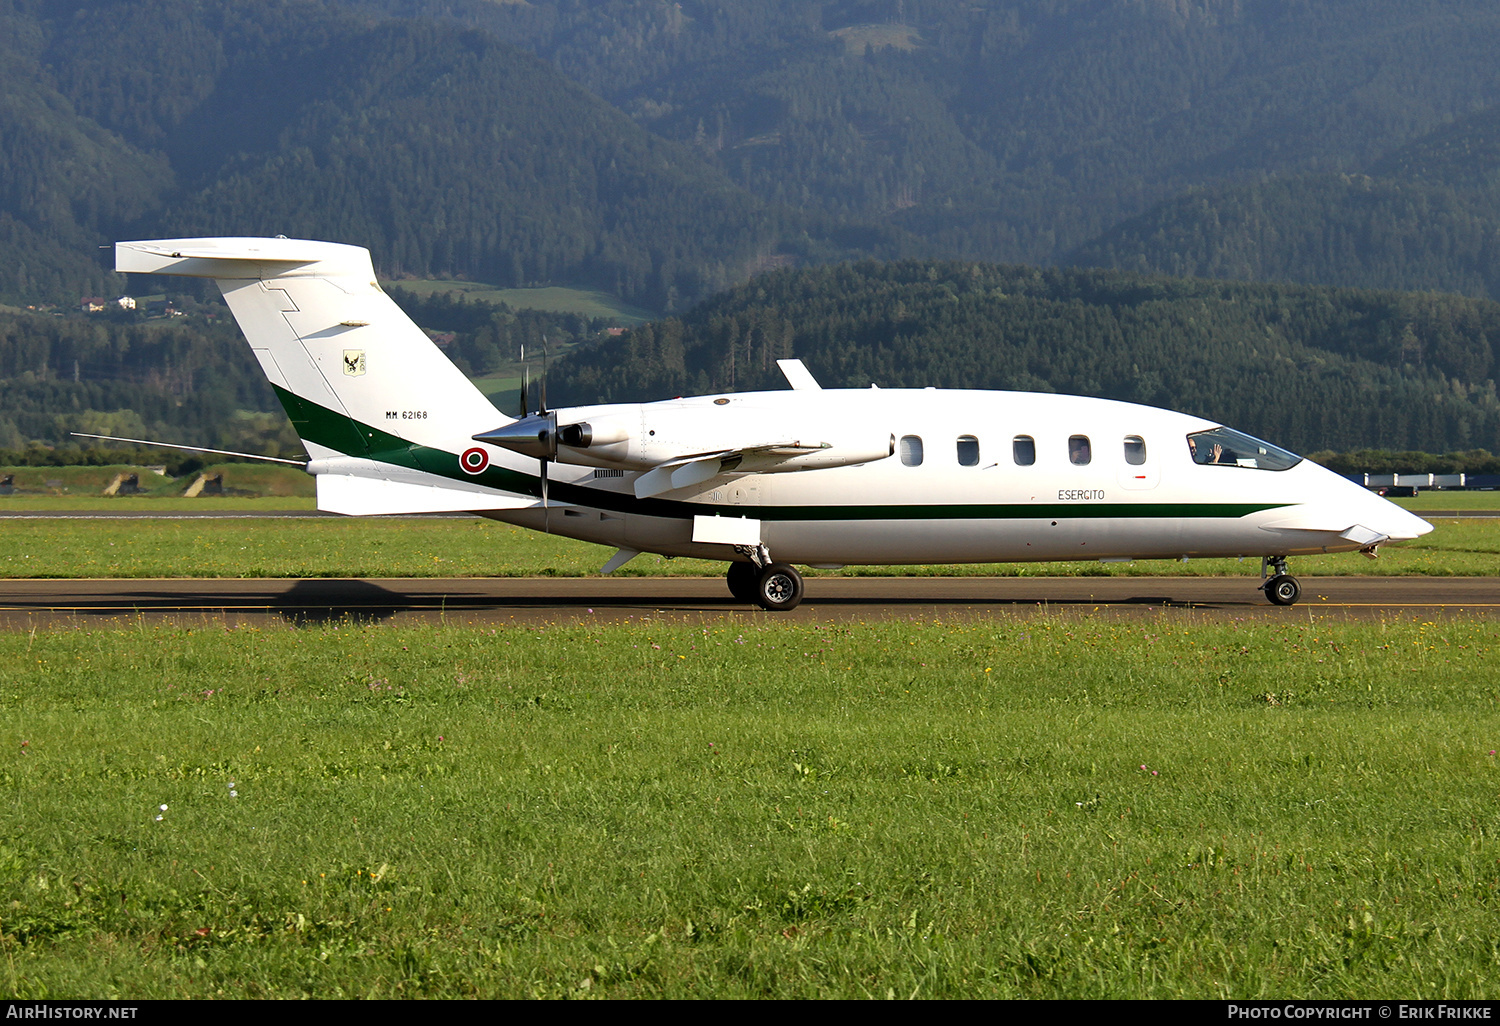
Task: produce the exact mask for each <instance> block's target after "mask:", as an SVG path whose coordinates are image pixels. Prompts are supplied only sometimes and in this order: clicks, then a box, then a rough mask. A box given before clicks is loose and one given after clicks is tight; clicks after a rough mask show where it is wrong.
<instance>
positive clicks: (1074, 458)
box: [1068, 435, 1094, 467]
mask: <svg viewBox="0 0 1500 1026" xmlns="http://www.w3.org/2000/svg"><path fill="white" fill-rule="evenodd" d="M1093 459H1094V453H1093V450H1092V449H1091V448H1090V447H1089V436H1088V435H1069V436H1068V462H1069V463H1071V464H1073V466H1075V467H1086V466H1088V465H1089V464H1090V463H1091V462H1092V461H1093Z"/></svg>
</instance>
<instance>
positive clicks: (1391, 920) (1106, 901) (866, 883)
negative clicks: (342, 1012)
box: [0, 614, 1500, 999]
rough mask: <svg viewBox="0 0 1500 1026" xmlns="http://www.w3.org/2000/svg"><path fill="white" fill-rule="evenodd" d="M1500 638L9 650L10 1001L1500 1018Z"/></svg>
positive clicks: (279, 633)
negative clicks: (757, 1002)
mask: <svg viewBox="0 0 1500 1026" xmlns="http://www.w3.org/2000/svg"><path fill="white" fill-rule="evenodd" d="M1497 640H1500V639H1497V631H1496V628H1495V626H1494V625H1493V624H1492V623H1488V622H1485V621H1480V620H1465V619H1455V620H1446V621H1444V622H1442V623H1422V622H1413V621H1390V622H1386V623H1377V624H1371V623H1363V624H1351V623H1339V624H1323V623H1318V624H1311V623H1302V624H1300V625H1296V624H1291V623H1264V622H1262V623H1238V624H1237V623H1216V622H1212V621H1199V620H1196V619H1195V618H1193V617H1192V616H1191V615H1190V614H1189V615H1175V616H1165V615H1164V616H1162V617H1161V618H1160V619H1157V620H1152V621H1147V622H1144V623H1142V622H1130V623H1124V622H1120V621H1113V620H1092V619H1086V620H1083V621H1081V622H1080V621H1077V620H1071V621H1060V620H1054V619H1049V618H1046V617H1029V618H1020V617H1011V616H999V617H993V618H986V619H984V620H980V621H969V622H956V623H947V624H939V623H911V624H906V625H892V624H889V623H882V624H880V625H878V626H875V625H872V626H869V627H866V626H850V627H816V626H813V627H799V626H796V625H786V624H768V625H765V626H763V627H756V628H749V629H744V630H740V629H735V630H717V629H713V628H702V627H688V626H681V625H672V624H640V625H633V626H622V627H610V628H592V627H587V626H584V627H571V628H558V627H545V628H537V629H499V630H495V631H485V632H480V631H474V630H465V629H459V628H411V629H406V628H391V627H376V628H366V627H344V628H338V629H335V628H308V629H297V628H291V627H286V628H276V629H271V630H266V631H258V630H251V629H244V630H223V629H203V630H182V629H167V628H162V629H151V628H144V627H143V628H141V629H139V630H127V631H113V632H104V631H78V630H58V631H50V632H48V631H38V632H36V633H35V634H25V633H14V634H6V635H0V710H3V712H0V718H3V725H4V726H3V734H0V736H3V738H4V739H5V740H4V744H3V747H0V796H3V801H4V803H5V809H6V822H7V829H6V832H5V833H6V836H5V838H4V839H3V840H0V948H3V952H4V957H3V959H0V979H3V980H4V985H3V989H4V991H5V993H6V996H7V997H10V998H18V999H35V998H43V997H63V996H68V997H80V996H89V997H109V998H132V999H133V998H154V997H161V998H172V997H219V996H222V997H296V996H303V995H308V996H314V997H335V996H340V997H465V996H486V997H525V996H548V997H554V996H604V997H633V996H644V997H689V996H700V997H702V996H710V997H864V996H870V997H887V996H895V997H910V996H916V997H980V998H986V997H1023V998H1055V997H1072V998H1089V997H1102V998H1131V997H1144V998H1161V997H1207V998H1225V997H1246V998H1250V997H1261V998H1272V997H1309V998H1360V999H1373V998H1381V997H1408V998H1418V997H1420V998H1436V997H1452V998H1490V997H1493V996H1494V966H1495V964H1496V961H1497V957H1500V950H1497V948H1500V944H1497V938H1500V932H1497V931H1496V929H1495V925H1494V924H1495V916H1496V912H1497V902H1500V890H1497V888H1500V850H1497V849H1496V842H1495V837H1496V834H1497V831H1500V806H1497V804H1496V801H1495V796H1496V791H1497V788H1500V757H1497V756H1496V755H1495V754H1494V752H1495V750H1496V749H1500V716H1497V705H1496V703H1497V699H1500V684H1497V680H1500V665H1497V664H1500V659H1497V654H1496V653H1497Z"/></svg>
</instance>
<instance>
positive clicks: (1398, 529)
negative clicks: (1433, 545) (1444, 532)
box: [1380, 502, 1432, 541]
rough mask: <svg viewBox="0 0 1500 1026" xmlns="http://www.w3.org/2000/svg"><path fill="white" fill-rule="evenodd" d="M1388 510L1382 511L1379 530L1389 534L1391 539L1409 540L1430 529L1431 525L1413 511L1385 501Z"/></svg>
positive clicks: (1428, 531) (1420, 535)
mask: <svg viewBox="0 0 1500 1026" xmlns="http://www.w3.org/2000/svg"><path fill="white" fill-rule="evenodd" d="M1386 505H1387V506H1389V507H1390V509H1389V510H1385V511H1382V512H1383V513H1384V516H1383V517H1382V518H1381V525H1380V530H1381V531H1382V532H1383V533H1385V534H1388V535H1390V536H1391V541H1410V540H1411V539H1413V538H1420V537H1422V535H1424V534H1429V533H1431V531H1432V525H1431V524H1429V523H1428V522H1427V521H1425V520H1423V519H1422V518H1421V517H1419V516H1417V515H1416V514H1415V513H1410V512H1407V511H1406V510H1404V509H1402V508H1401V507H1400V506H1397V505H1396V504H1395V503H1393V502H1388V503H1386Z"/></svg>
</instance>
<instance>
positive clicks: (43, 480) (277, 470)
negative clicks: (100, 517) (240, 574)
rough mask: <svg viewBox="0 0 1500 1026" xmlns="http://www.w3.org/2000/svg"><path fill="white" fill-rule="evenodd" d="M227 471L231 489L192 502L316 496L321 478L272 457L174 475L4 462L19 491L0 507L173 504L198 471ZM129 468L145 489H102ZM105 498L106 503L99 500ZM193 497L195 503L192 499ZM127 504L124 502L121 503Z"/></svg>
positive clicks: (1, 498) (1, 470) (0, 500)
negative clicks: (316, 479) (117, 492)
mask: <svg viewBox="0 0 1500 1026" xmlns="http://www.w3.org/2000/svg"><path fill="white" fill-rule="evenodd" d="M199 473H206V474H208V475H209V476H211V477H212V476H214V475H223V478H224V480H223V487H224V490H225V492H227V493H230V494H227V495H220V496H201V497H199V498H198V499H195V500H191V502H200V501H201V502H207V501H213V502H219V503H224V502H227V501H229V500H230V499H232V498H239V499H253V498H256V497H259V496H265V497H269V498H282V499H291V498H303V499H311V498H312V496H313V495H314V494H315V492H316V488H317V486H316V483H315V482H314V480H313V478H312V477H311V476H309V475H308V473H307V472H306V471H304V470H303V469H302V468H301V467H300V466H295V467H294V466H286V465H274V464H269V463H218V464H213V465H211V466H206V467H204V468H203V469H202V470H201V471H196V472H194V473H191V474H185V475H183V476H182V477H178V478H171V477H165V476H162V475H159V474H155V473H153V472H151V471H149V470H146V469H144V468H142V467H133V466H125V465H119V466H106V467H0V477H5V476H9V477H12V478H13V485H14V487H15V488H16V489H17V491H16V492H15V494H12V495H0V512H4V511H5V510H27V509H74V510H86V509H114V508H117V505H116V504H119V503H134V504H140V503H143V502H145V503H146V505H143V506H141V508H142V509H148V510H149V509H173V508H178V507H176V506H173V505H170V504H169V503H170V502H171V501H172V500H176V499H180V498H181V496H182V493H183V492H184V491H185V490H186V489H187V488H188V486H189V485H191V484H192V483H193V482H194V481H195V480H196V479H197V477H198V474H199ZM121 474H124V475H126V476H129V475H131V474H134V475H135V477H136V481H137V487H138V488H139V489H140V490H141V492H142V493H143V494H138V495H110V496H106V495H104V494H103V492H104V489H105V488H106V487H108V486H109V484H110V483H111V481H112V480H113V479H114V478H115V477H117V476H119V475H121ZM100 501H102V502H103V503H104V505H102V506H101V505H99V502H100ZM191 502H190V505H191ZM119 508H123V507H119ZM263 508H267V509H292V508H309V509H310V508H311V506H310V505H304V506H302V507H297V506H289V505H282V506H274V505H273V506H266V507H263Z"/></svg>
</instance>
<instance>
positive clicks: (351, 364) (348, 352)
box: [344, 349, 365, 378]
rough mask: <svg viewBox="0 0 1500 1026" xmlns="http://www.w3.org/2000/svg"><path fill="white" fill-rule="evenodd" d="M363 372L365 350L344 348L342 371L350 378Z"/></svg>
mask: <svg viewBox="0 0 1500 1026" xmlns="http://www.w3.org/2000/svg"><path fill="white" fill-rule="evenodd" d="M364 372H365V351H364V350H363V349H345V350H344V373H345V374H347V375H349V376H350V377H351V378H357V377H359V376H360V375H361V374H363V373H364Z"/></svg>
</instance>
